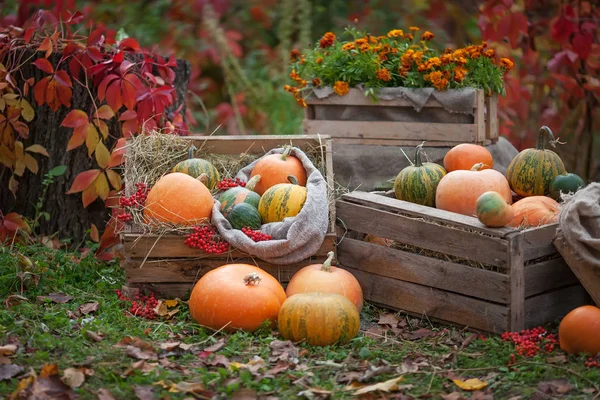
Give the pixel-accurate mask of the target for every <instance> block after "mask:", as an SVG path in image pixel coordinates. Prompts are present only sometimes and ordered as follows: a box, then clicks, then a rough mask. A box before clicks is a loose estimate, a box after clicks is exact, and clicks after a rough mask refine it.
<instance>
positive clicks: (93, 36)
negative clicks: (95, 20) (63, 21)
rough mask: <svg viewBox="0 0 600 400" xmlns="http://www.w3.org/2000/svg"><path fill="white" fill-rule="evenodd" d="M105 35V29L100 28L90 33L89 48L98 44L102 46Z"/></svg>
mask: <svg viewBox="0 0 600 400" xmlns="http://www.w3.org/2000/svg"><path fill="white" fill-rule="evenodd" d="M103 33H104V29H103V28H98V29H95V30H93V31H92V33H90V36H88V40H87V46H88V47H90V46H95V45H97V44H101V41H102V39H103V37H102V35H103Z"/></svg>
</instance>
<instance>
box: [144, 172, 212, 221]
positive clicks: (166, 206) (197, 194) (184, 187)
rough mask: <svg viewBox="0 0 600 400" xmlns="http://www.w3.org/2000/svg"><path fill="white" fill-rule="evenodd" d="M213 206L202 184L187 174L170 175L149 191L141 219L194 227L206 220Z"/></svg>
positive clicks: (209, 195)
mask: <svg viewBox="0 0 600 400" xmlns="http://www.w3.org/2000/svg"><path fill="white" fill-rule="evenodd" d="M182 199H185V200H184V201H182ZM213 204H214V199H213V198H212V195H211V194H210V191H209V190H208V189H207V188H206V186H205V185H204V184H203V183H202V182H200V181H199V180H197V179H195V178H192V177H191V176H189V175H187V174H184V173H181V172H173V173H170V174H167V175H165V176H163V177H162V178H160V179H159V180H158V182H156V183H155V184H154V186H153V187H152V189H150V192H149V193H148V197H147V198H146V203H145V207H144V217H145V219H146V221H147V222H148V223H153V222H166V223H172V224H178V225H195V224H197V223H198V222H201V221H202V220H206V219H210V217H211V214H212V207H213Z"/></svg>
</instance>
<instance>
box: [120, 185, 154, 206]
mask: <svg viewBox="0 0 600 400" xmlns="http://www.w3.org/2000/svg"><path fill="white" fill-rule="evenodd" d="M135 187H137V191H136V192H135V193H134V194H133V195H131V196H129V197H121V200H120V204H121V207H138V206H143V205H144V203H145V202H146V198H147V197H148V187H147V186H146V184H145V183H136V184H135Z"/></svg>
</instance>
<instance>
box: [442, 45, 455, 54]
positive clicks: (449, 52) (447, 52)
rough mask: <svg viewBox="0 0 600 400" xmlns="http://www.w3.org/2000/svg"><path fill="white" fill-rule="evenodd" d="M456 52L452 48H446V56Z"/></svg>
mask: <svg viewBox="0 0 600 400" xmlns="http://www.w3.org/2000/svg"><path fill="white" fill-rule="evenodd" d="M453 52H454V50H452V49H451V48H450V47H446V50H444V54H452V53H453Z"/></svg>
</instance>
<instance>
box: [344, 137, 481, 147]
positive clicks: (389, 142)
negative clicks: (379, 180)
mask: <svg viewBox="0 0 600 400" xmlns="http://www.w3.org/2000/svg"><path fill="white" fill-rule="evenodd" d="M450 139H451V138H447V140H444V141H439V140H429V141H426V142H425V144H423V146H424V147H454V146H456V145H457V144H460V143H464V141H451V140H450ZM421 143H423V141H422V140H406V139H386V138H378V139H364V138H335V141H334V144H333V145H334V147H335V146H336V145H339V144H355V145H371V146H397V147H399V146H403V147H415V146H418V145H420V144H421ZM473 143H477V144H480V145H482V146H484V145H488V144H490V143H492V141H490V140H488V139H486V140H484V141H482V142H479V141H477V142H473Z"/></svg>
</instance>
